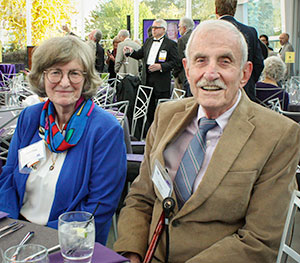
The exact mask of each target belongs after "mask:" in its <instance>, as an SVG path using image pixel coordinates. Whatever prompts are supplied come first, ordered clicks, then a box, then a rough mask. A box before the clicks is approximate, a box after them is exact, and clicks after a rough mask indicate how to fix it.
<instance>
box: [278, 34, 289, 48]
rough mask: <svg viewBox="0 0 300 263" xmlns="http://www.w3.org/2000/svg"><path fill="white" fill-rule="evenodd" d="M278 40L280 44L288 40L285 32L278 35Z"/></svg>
mask: <svg viewBox="0 0 300 263" xmlns="http://www.w3.org/2000/svg"><path fill="white" fill-rule="evenodd" d="M279 42H280V45H282V46H283V45H284V44H285V43H286V42H288V37H287V35H286V34H281V35H280V36H279Z"/></svg>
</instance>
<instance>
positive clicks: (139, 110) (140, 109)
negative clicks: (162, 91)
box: [130, 85, 153, 140]
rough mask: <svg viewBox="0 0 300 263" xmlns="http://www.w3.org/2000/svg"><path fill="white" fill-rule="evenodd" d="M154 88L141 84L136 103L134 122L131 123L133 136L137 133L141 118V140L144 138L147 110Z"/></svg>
mask: <svg viewBox="0 0 300 263" xmlns="http://www.w3.org/2000/svg"><path fill="white" fill-rule="evenodd" d="M152 91H153V88H152V87H149V86H144V85H139V87H138V90H137V95H136V99H135V103H134V109H133V116H132V123H131V133H130V135H131V136H134V135H135V132H136V128H137V123H138V120H141V122H142V125H141V129H140V131H139V132H140V135H139V137H140V138H139V140H142V138H143V133H144V129H145V124H146V121H147V112H148V107H149V102H150V98H151V95H152Z"/></svg>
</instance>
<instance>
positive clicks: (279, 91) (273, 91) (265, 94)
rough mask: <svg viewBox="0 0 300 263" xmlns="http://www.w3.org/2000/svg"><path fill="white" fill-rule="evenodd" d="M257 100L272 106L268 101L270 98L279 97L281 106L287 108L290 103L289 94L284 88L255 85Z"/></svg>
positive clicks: (269, 106) (261, 103) (266, 105)
mask: <svg viewBox="0 0 300 263" xmlns="http://www.w3.org/2000/svg"><path fill="white" fill-rule="evenodd" d="M255 91H256V100H257V102H258V103H259V104H260V105H262V106H264V107H267V108H271V105H270V104H269V103H268V102H269V101H270V100H272V99H275V98H278V99H279V101H280V104H281V108H282V109H284V110H287V107H288V104H289V96H288V93H287V92H286V91H285V89H284V88H280V87H277V88H260V87H255Z"/></svg>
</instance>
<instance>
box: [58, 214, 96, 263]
mask: <svg viewBox="0 0 300 263" xmlns="http://www.w3.org/2000/svg"><path fill="white" fill-rule="evenodd" d="M58 239H59V245H60V251H61V254H62V256H63V258H64V260H65V262H80V263H89V262H91V260H92V255H93V251H94V244H95V223H94V217H93V216H92V214H91V213H88V212H83V211H74V212H67V213H64V214H62V215H60V216H59V218H58Z"/></svg>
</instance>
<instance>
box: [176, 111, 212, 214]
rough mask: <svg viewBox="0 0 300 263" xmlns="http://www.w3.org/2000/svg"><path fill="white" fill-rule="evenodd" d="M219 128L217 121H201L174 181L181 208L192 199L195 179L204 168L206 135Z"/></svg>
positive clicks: (202, 119)
mask: <svg viewBox="0 0 300 263" xmlns="http://www.w3.org/2000/svg"><path fill="white" fill-rule="evenodd" d="M216 126H217V123H216V121H215V120H212V119H207V118H205V117H203V118H201V119H200V125H199V129H198V131H197V133H196V134H195V136H194V137H193V139H192V140H191V142H190V144H189V145H188V147H187V149H186V151H185V153H184V155H183V158H182V160H181V162H180V165H179V168H178V171H177V173H176V176H175V179H174V189H175V193H176V196H177V201H178V205H179V208H181V207H182V206H183V205H184V203H185V202H186V201H187V200H188V199H189V198H190V196H191V194H192V190H193V185H194V182H195V179H196V177H197V175H198V173H199V170H200V168H201V166H202V163H203V160H204V156H205V150H206V133H207V132H208V131H209V130H210V129H212V128H214V127H216Z"/></svg>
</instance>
